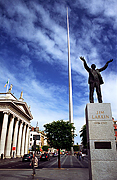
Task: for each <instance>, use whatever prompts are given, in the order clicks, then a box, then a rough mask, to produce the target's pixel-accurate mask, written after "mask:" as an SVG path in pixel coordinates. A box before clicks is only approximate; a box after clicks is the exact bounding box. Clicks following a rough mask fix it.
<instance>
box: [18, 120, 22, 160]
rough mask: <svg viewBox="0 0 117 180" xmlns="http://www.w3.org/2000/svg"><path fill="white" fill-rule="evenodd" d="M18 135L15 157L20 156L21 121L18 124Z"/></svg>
mask: <svg viewBox="0 0 117 180" xmlns="http://www.w3.org/2000/svg"><path fill="white" fill-rule="evenodd" d="M19 123H20V124H19V135H18V142H17V157H20V156H21V153H20V149H21V138H22V121H21V122H19Z"/></svg>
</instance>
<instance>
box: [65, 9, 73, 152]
mask: <svg viewBox="0 0 117 180" xmlns="http://www.w3.org/2000/svg"><path fill="white" fill-rule="evenodd" d="M67 37H68V74H69V123H73V102H72V79H71V61H70V39H69V19H68V8H67ZM73 141H74V139H73ZM73 154H74V151H73V147H71V155H73Z"/></svg>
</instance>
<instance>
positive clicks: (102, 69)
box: [98, 59, 113, 72]
mask: <svg viewBox="0 0 117 180" xmlns="http://www.w3.org/2000/svg"><path fill="white" fill-rule="evenodd" d="M112 61H113V59H110V61H107V63H106V64H105V66H104V67H102V68H100V69H98V70H99V72H101V71H104V70H105V69H106V68H107V67H108V64H109V63H110V62H112Z"/></svg>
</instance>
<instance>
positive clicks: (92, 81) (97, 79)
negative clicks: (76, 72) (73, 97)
mask: <svg viewBox="0 0 117 180" xmlns="http://www.w3.org/2000/svg"><path fill="white" fill-rule="evenodd" d="M80 59H81V60H82V61H83V63H84V68H85V69H86V70H87V71H88V73H89V80H88V83H89V90H90V92H89V100H90V103H94V97H93V94H94V88H96V93H97V97H98V102H99V103H102V95H101V87H100V85H101V84H104V82H103V79H102V76H101V74H100V72H101V71H104V70H105V69H106V68H107V67H108V64H109V63H110V62H112V61H113V59H111V60H110V61H107V63H106V64H105V66H104V67H102V68H100V69H96V65H95V64H92V65H91V68H89V67H88V65H87V63H86V60H85V58H84V57H82V56H81V57H80Z"/></svg>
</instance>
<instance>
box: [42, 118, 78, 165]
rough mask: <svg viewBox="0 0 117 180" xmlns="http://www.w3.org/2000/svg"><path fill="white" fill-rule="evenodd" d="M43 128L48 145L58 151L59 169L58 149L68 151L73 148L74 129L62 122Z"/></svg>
mask: <svg viewBox="0 0 117 180" xmlns="http://www.w3.org/2000/svg"><path fill="white" fill-rule="evenodd" d="M44 127H45V132H46V136H47V141H48V144H49V145H50V146H51V147H54V148H56V149H58V168H60V149H69V148H70V147H72V146H73V138H74V130H75V127H74V126H73V124H70V123H69V122H68V121H67V122H65V121H63V120H58V121H53V122H52V123H49V124H45V125H44Z"/></svg>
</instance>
